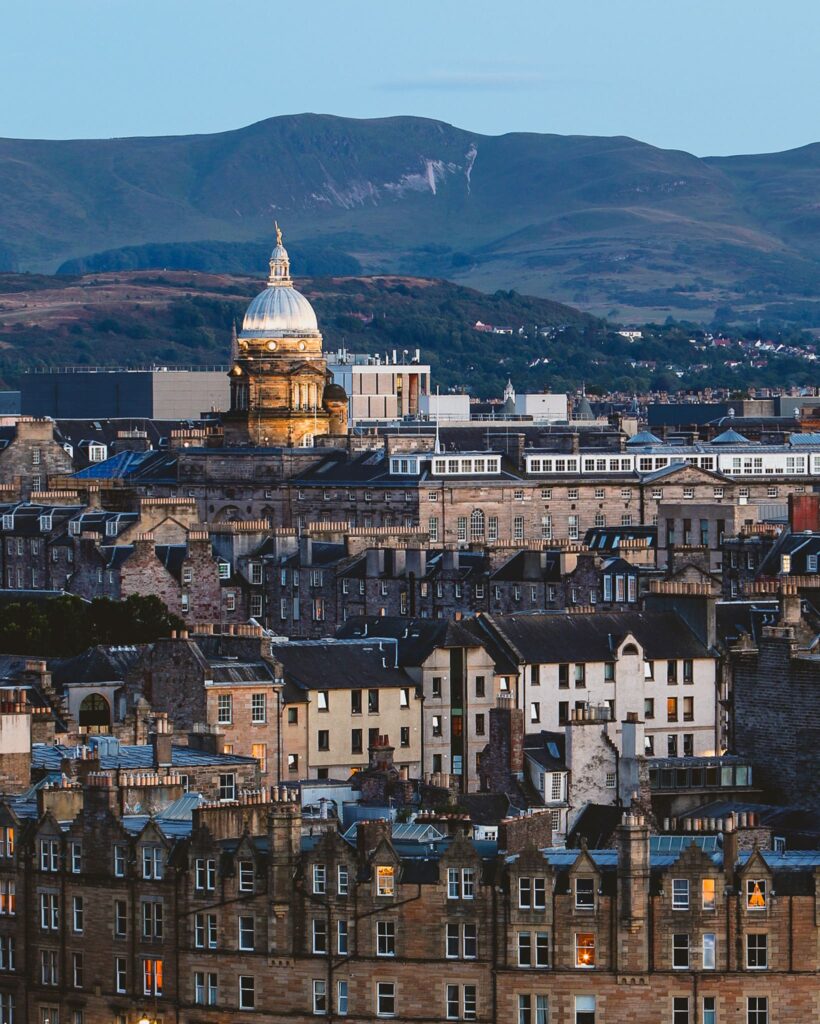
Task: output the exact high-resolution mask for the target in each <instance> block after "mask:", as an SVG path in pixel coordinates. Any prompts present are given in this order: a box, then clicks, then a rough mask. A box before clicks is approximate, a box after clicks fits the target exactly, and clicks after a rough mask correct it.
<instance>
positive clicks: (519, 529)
mask: <svg viewBox="0 0 820 1024" xmlns="http://www.w3.org/2000/svg"><path fill="white" fill-rule="evenodd" d="M512 539H513V540H523V539H524V517H523V516H513V534H512Z"/></svg>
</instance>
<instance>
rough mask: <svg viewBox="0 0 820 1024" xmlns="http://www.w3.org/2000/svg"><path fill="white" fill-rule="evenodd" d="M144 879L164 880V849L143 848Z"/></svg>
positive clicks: (157, 847) (155, 847)
mask: <svg viewBox="0 0 820 1024" xmlns="http://www.w3.org/2000/svg"><path fill="white" fill-rule="evenodd" d="M142 877H143V878H154V879H160V878H162V847H161V846H143V848H142Z"/></svg>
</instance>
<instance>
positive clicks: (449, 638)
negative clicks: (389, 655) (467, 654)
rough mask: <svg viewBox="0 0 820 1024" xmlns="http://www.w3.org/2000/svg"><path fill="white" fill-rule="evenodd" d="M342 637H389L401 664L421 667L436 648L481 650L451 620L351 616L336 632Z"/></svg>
mask: <svg viewBox="0 0 820 1024" xmlns="http://www.w3.org/2000/svg"><path fill="white" fill-rule="evenodd" d="M336 635H337V636H338V637H341V638H353V637H361V638H365V637H368V638H371V639H373V640H374V641H375V640H376V639H377V638H379V637H384V638H389V639H391V640H395V641H397V643H398V659H399V664H400V665H411V666H417V665H421V664H422V663H423V662H424V661H426V659H427V658H428V657H429V656H430V653H431V652H432V651H434V650H435V649H436V648H451V647H481V646H482V644H481V641H480V639H479V638H478V637H477V636H476V635H475V634H474V633H472V632H471V631H470V630H468V629H467V628H466V625H464V624H462V623H460V622H454V621H453V620H452V619H407V618H401V617H399V616H396V615H384V616H379V615H354V616H352V617H351V618H349V619H348V620H347V622H345V623H344V624H343V625H342V626H340V627H339V629H338V630H337V631H336Z"/></svg>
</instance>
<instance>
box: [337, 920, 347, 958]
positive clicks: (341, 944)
mask: <svg viewBox="0 0 820 1024" xmlns="http://www.w3.org/2000/svg"><path fill="white" fill-rule="evenodd" d="M347 940H348V929H347V921H342V920H339V921H337V922H336V952H337V953H338V954H339V956H347V953H348V942H347Z"/></svg>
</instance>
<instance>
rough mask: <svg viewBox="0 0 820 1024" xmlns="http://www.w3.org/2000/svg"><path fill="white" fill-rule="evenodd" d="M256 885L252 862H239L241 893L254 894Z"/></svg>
mask: <svg viewBox="0 0 820 1024" xmlns="http://www.w3.org/2000/svg"><path fill="white" fill-rule="evenodd" d="M255 883H256V873H255V871H254V867H253V861H252V860H241V861H240V862H239V891H240V892H253V891H254V888H255Z"/></svg>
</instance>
